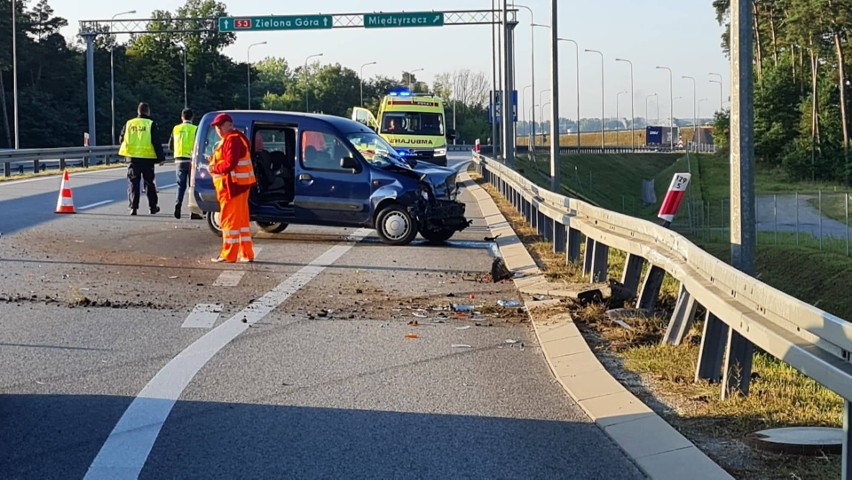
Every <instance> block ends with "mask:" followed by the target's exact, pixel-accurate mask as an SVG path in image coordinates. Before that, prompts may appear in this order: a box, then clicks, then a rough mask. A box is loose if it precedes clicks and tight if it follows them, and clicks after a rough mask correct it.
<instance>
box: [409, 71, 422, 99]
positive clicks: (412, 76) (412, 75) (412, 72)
mask: <svg viewBox="0 0 852 480" xmlns="http://www.w3.org/2000/svg"><path fill="white" fill-rule="evenodd" d="M423 70H424V69H422V68H415V69H414V70H412V71H410V72H408V91H409V92H411V93H414V92H413V91H411V79H412V78H414V73H416V72H422V71H423ZM415 87H417V85H415Z"/></svg>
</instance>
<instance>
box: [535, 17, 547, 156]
mask: <svg viewBox="0 0 852 480" xmlns="http://www.w3.org/2000/svg"><path fill="white" fill-rule="evenodd" d="M530 15H532V10H530ZM531 21H532V20H531ZM535 27H539V28H547V29H550V25H543V24H539V23H530V32H532V33H531V35H532V38H533V41H534V39H535ZM530 45H531V46H532V51H533V52H535V43H532V42H531V43H530ZM534 55H535V54H534V53H532V54H530V56H532V58H533V67H532V75H533V81H532V84H533V95H535V56H534ZM533 102H535V98H533ZM538 103H539V105H541V97H540V96H539V100H538ZM542 120H544V119H543V118H542ZM532 122H533V134H532V138H533V142H535V141H536V132H535V112H533V119H532Z"/></svg>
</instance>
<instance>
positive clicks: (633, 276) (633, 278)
mask: <svg viewBox="0 0 852 480" xmlns="http://www.w3.org/2000/svg"><path fill="white" fill-rule="evenodd" d="M644 266H645V259H644V258H642V257H640V256H639V255H633V254H632V253H628V254H627V260H626V261H625V262H624V273H622V274H621V284H622V285H624V289H625V290H627V291H629V292H631V293H632V294H633V296H634V297H635V296H636V292H638V291H639V282H640V281H641V280H642V267H644Z"/></svg>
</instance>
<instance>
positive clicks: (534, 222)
mask: <svg viewBox="0 0 852 480" xmlns="http://www.w3.org/2000/svg"><path fill="white" fill-rule="evenodd" d="M530 204H531V205H532V209H531V210H530V215H529V217H527V222H529V224H530V226H531V227H532V228H534V229H535V230H536V231H538V207H537V206H536V204H534V203H533V202H530Z"/></svg>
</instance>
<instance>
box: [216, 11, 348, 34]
mask: <svg viewBox="0 0 852 480" xmlns="http://www.w3.org/2000/svg"><path fill="white" fill-rule="evenodd" d="M333 23H334V22H332V19H331V15H288V16H267V17H219V31H220V32H242V31H253V30H315V29H325V28H331V27H332V24H333Z"/></svg>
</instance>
